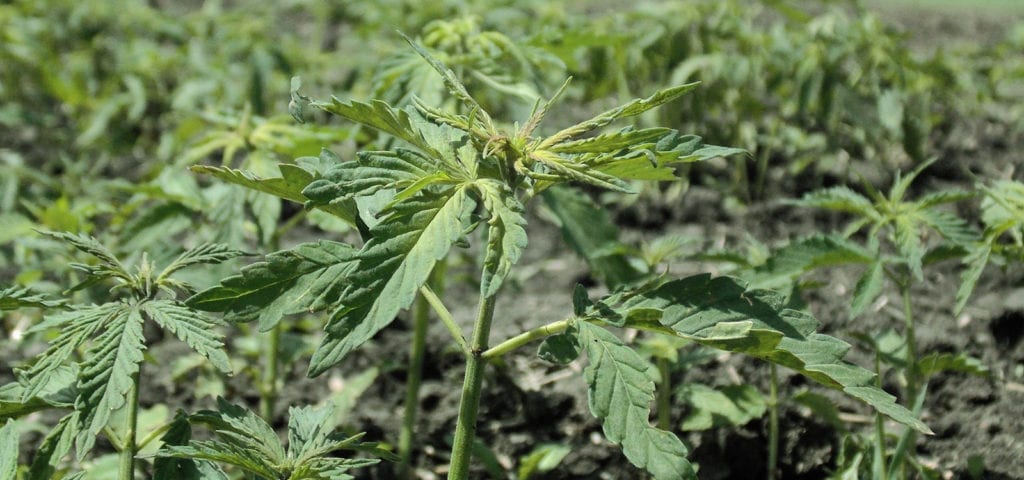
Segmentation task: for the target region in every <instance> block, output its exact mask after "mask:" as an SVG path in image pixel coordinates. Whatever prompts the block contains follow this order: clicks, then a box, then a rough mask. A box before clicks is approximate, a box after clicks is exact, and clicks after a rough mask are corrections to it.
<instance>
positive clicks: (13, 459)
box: [0, 421, 21, 478]
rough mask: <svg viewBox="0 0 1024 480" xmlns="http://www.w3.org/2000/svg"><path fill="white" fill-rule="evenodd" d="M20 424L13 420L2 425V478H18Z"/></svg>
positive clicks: (0, 449)
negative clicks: (16, 475)
mask: <svg viewBox="0 0 1024 480" xmlns="http://www.w3.org/2000/svg"><path fill="white" fill-rule="evenodd" d="M20 433H21V432H19V431H18V425H17V424H16V423H14V422H13V421H7V422H4V424H3V426H0V478H16V477H15V474H16V473H17V472H18V437H20V435H19V434H20Z"/></svg>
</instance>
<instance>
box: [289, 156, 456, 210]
mask: <svg viewBox="0 0 1024 480" xmlns="http://www.w3.org/2000/svg"><path fill="white" fill-rule="evenodd" d="M357 158H358V160H356V161H354V162H344V163H340V164H338V165H336V166H334V167H333V168H331V169H329V170H327V172H325V173H324V178H322V179H318V180H315V181H313V182H311V183H310V184H309V186H307V187H306V188H305V189H304V190H303V191H302V194H303V195H305V196H306V197H308V198H309V199H310V200H311V201H312V204H313V205H316V206H319V205H327V204H331V203H336V202H338V201H341V200H346V199H352V198H355V197H361V196H368V195H373V194H374V193H376V192H377V191H378V190H381V189H385V188H391V189H395V190H398V189H401V188H403V187H407V186H410V185H413V184H416V183H417V182H419V181H420V180H422V179H430V178H436V179H438V180H440V179H441V178H443V177H435V175H436V174H437V173H438V172H440V171H441V170H442V165H441V164H440V163H439V162H437V161H436V160H434V159H432V158H430V157H427V156H426V155H423V154H422V153H419V152H416V151H413V150H409V149H406V148H396V149H395V151H393V152H392V151H380V152H376V151H370V152H359V153H358V156H357Z"/></svg>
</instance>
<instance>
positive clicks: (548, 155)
mask: <svg viewBox="0 0 1024 480" xmlns="http://www.w3.org/2000/svg"><path fill="white" fill-rule="evenodd" d="M530 156H531V158H533V159H534V160H536V161H537V162H539V163H540V164H542V165H543V166H545V167H547V168H548V169H549V170H550V172H547V173H549V174H553V175H556V176H558V177H560V178H561V179H563V180H565V181H570V182H582V183H587V184H590V185H593V186H595V187H601V188H606V189H608V190H612V191H615V192H621V193H636V192H635V191H633V188H632V187H630V186H629V184H628V183H626V182H624V181H622V180H621V179H619V178H618V177H614V176H612V175H609V174H607V173H604V172H601V171H600V170H597V169H595V168H593V167H591V166H590V165H586V164H581V163H576V162H575V161H573V160H571V159H568V158H564V157H561V156H559V155H557V154H554V153H552V152H549V151H545V150H538V151H534V152H531V153H530Z"/></svg>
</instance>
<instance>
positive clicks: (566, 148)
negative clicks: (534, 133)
mask: <svg viewBox="0 0 1024 480" xmlns="http://www.w3.org/2000/svg"><path fill="white" fill-rule="evenodd" d="M671 131H672V130H671V129H668V128H662V127H658V128H644V129H641V130H634V129H632V128H624V129H622V130H619V131H618V132H612V133H605V134H601V135H598V136H596V137H590V138H584V139H580V140H573V141H569V142H562V143H559V144H556V145H552V146H551V148H549V149H548V151H551V152H555V153H563V154H572V153H607V152H614V151H616V150H622V149H628V148H629V147H632V146H634V145H636V144H639V143H645V142H651V141H654V140H657V139H660V138H662V137H664V136H665V135H667V134H668V133H669V132H671Z"/></svg>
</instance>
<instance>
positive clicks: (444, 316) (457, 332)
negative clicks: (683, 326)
mask: <svg viewBox="0 0 1024 480" xmlns="http://www.w3.org/2000/svg"><path fill="white" fill-rule="evenodd" d="M420 295H422V296H423V298H424V299H425V300H426V301H427V303H429V304H430V306H431V308H433V309H434V313H436V314H437V318H440V319H441V323H443V324H444V326H445V328H447V329H448V332H450V333H451V334H452V339H453V340H455V343H456V344H458V345H459V350H461V351H462V353H463V354H464V355H466V356H470V355H472V354H473V351H472V350H471V349H470V348H469V343H468V342H466V336H465V335H463V334H462V329H461V328H459V324H458V323H456V322H455V317H453V316H452V312H449V311H448V307H445V306H444V302H442V301H441V299H440V298H439V297H438V296H437V294H436V293H434V291H433V290H431V289H430V287H428V286H426V285H424V286H422V287H420Z"/></svg>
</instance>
